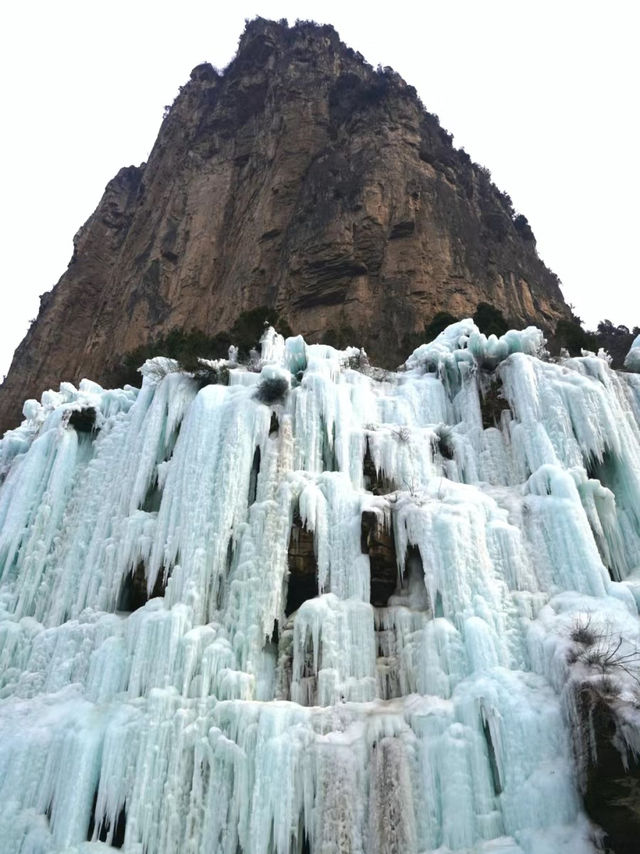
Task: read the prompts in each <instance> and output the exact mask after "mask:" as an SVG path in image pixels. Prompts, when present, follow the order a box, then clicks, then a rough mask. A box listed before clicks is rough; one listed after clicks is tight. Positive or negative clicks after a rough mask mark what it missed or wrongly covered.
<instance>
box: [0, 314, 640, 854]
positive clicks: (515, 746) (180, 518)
mask: <svg viewBox="0 0 640 854" xmlns="http://www.w3.org/2000/svg"><path fill="white" fill-rule="evenodd" d="M543 343H544V342H543V340H542V336H541V333H540V332H539V331H538V330H536V329H528V330H525V331H523V332H509V333H507V334H506V335H505V336H503V337H502V338H501V339H499V340H498V339H496V338H495V337H493V336H492V337H491V338H489V339H487V338H485V337H484V336H483V335H481V334H480V333H479V332H478V330H477V329H476V328H475V326H474V325H473V323H472V322H471V321H462V322H461V323H458V324H455V325H454V326H452V327H449V329H448V330H446V331H445V332H444V333H442V335H440V336H439V337H438V339H436V341H434V342H432V343H431V344H426V345H423V346H422V347H419V348H418V349H417V350H416V351H415V352H414V353H413V354H412V355H411V356H410V358H409V359H408V361H407V363H406V364H405V365H404V366H403V367H402V368H401V369H400V370H399V371H398V372H396V373H385V372H381V371H377V370H375V369H372V368H370V367H369V366H368V363H367V361H366V357H365V356H364V354H363V353H361V352H360V351H358V350H356V349H355V348H350V349H348V350H346V351H342V352H341V351H336V350H334V349H333V348H331V347H328V346H322V345H311V346H310V345H306V344H305V342H304V341H303V340H302V339H301V338H299V337H298V338H289V339H287V341H286V342H285V341H283V339H282V338H281V337H280V336H278V335H277V334H276V333H275V332H273V330H269V331H267V333H265V336H264V338H263V342H262V361H261V362H260V364H259V365H254V366H253V367H254V368H255V370H250V369H247V368H245V367H241V366H238V365H237V364H236V363H235V362H230V363H228V364H222V363H207V364H206V365H205V366H204V367H205V368H206V369H207V370H209V371H210V373H209V379H211V380H213V379H217V380H225V379H226V378H227V377H228V385H226V384H221V383H220V382H217V383H212V384H206V380H207V378H206V377H205V378H204V379H203V377H202V376H200V377H199V378H197V379H196V378H194V377H193V376H191V375H189V374H185V373H182V372H180V371H179V370H178V366H177V364H176V363H175V362H173V361H172V360H169V359H160V358H159V359H155V360H152V361H150V362H148V363H147V364H146V365H145V367H144V371H143V372H144V383H143V386H142V389H141V390H140V391H137V390H135V389H132V388H130V387H127V388H125V389H124V390H111V391H105V390H102V389H101V388H100V387H98V386H96V385H95V384H93V383H90V382H88V381H83V383H81V384H80V387H79V389H75V388H74V387H73V386H71V385H69V384H63V385H62V386H61V388H60V392H47V393H46V394H45V395H44V396H43V399H42V402H41V403H37V402H36V401H28V402H27V404H25V410H24V414H25V419H26V420H25V422H24V424H23V425H22V426H21V427H20V428H18V429H17V430H14V431H12V432H9V433H7V434H6V435H5V437H4V439H2V441H0V484H1V485H0V851H2V852H5V854H27V853H28V854H44V852H60V854H61V852H65V854H72V852H78V853H79V852H86V854H88V852H98V851H105V852H106V851H109V850H112V849H113V848H114V847H121V848H122V849H123V850H124V851H127V852H135V854H143V852H144V854H156V852H158V854H159V853H160V852H163V854H173V852H180V854H196V852H198V854H205V852H207V854H304V852H312V853H313V854H335V852H351V853H352V854H372V853H373V852H376V853H377V854H392V852H397V854H418V852H436V851H437V852H438V854H447V852H484V854H490V852H491V854H494V852H500V854H585V852H589V851H595V850H596V843H595V841H594V840H596V839H597V832H596V831H595V830H594V828H593V826H592V825H590V823H589V821H588V819H587V818H586V816H585V814H584V811H583V808H582V801H581V796H580V779H579V775H578V769H577V766H576V762H575V760H574V754H573V752H572V743H573V741H574V740H575V733H572V731H571V729H572V724H573V723H575V718H572V712H571V708H570V703H569V702H568V701H567V692H566V690H565V689H566V685H567V684H568V683H570V682H571V680H574V679H576V678H580V679H587V680H588V679H597V678H600V677H601V676H602V675H603V674H601V673H600V672H599V666H600V665H599V664H598V661H597V660H594V661H590V660H589V656H588V655H586V654H583V653H584V644H583V646H582V647H581V646H580V642H579V641H578V640H576V637H578V634H579V633H578V632H577V628H580V627H584V626H586V627H587V628H588V629H589V630H590V631H592V632H593V631H596V628H597V638H598V642H599V643H605V642H606V643H608V642H609V641H611V642H613V643H617V640H618V639H620V640H621V642H623V644H624V646H623V649H622V653H620V654H623V653H624V654H625V655H626V656H627V658H625V667H624V668H623V667H616V668H614V670H615V672H614V673H613V674H607V676H608V677H609V679H610V681H611V680H613V681H614V682H615V685H614V688H615V690H617V691H618V692H619V695H620V697H621V698H622V699H623V700H624V698H625V696H627V694H628V693H629V692H630V691H631V690H632V688H633V686H634V685H635V683H634V682H633V677H634V668H635V667H636V664H635V658H634V655H633V650H635V649H637V643H638V640H639V639H638V628H639V622H638V603H639V602H640V558H639V555H640V426H639V425H640V376H639V375H637V374H631V373H627V374H624V373H614V372H612V371H611V370H610V369H609V367H608V365H607V363H606V361H604V360H602V359H599V358H597V357H595V356H585V357H582V358H576V359H568V360H564V361H562V362H558V363H553V362H550V361H545V360H544V359H543V358H540V357H541V356H543ZM205 355H206V354H205ZM201 386H203V387H201ZM592 657H593V656H592ZM618 657H619V656H618ZM616 680H617V681H616ZM625 692H626V693H625ZM633 738H634V736H633V722H632V723H631V724H630V725H629V735H628V742H629V745H628V747H629V749H630V750H633V749H634V746H633ZM635 743H636V744H640V737H639V738H637V740H636V742H635Z"/></svg>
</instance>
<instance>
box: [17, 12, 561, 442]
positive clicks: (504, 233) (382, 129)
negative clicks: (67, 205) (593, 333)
mask: <svg viewBox="0 0 640 854" xmlns="http://www.w3.org/2000/svg"><path fill="white" fill-rule="evenodd" d="M74 246H75V249H74V253H73V257H72V259H71V262H70V264H69V267H68V269H67V271H66V272H65V273H64V275H63V276H62V278H61V280H60V282H59V283H58V285H57V286H56V287H55V288H54V290H53V291H51V292H48V293H46V294H44V295H43V296H42V298H41V307H40V312H39V314H38V318H37V320H36V322H35V323H34V324H33V325H32V327H31V329H30V330H29V332H28V333H27V335H26V337H25V339H24V341H23V342H22V343H21V345H20V346H19V348H18V350H17V351H16V355H15V358H14V361H13V364H12V366H11V369H10V371H9V374H8V376H7V378H6V381H5V383H4V385H3V386H2V388H0V413H1V414H0V431H3V430H5V429H6V428H8V427H10V426H15V424H17V422H18V420H19V415H20V407H21V405H22V401H23V400H24V399H25V397H30V396H35V397H39V396H40V394H41V393H42V391H43V390H44V389H45V388H48V387H49V386H51V385H55V386H56V387H57V384H58V383H59V382H60V380H61V379H66V380H69V381H73V382H77V381H78V380H79V379H81V378H82V377H83V376H90V377H92V378H93V379H95V380H97V381H99V382H101V383H103V384H110V383H115V382H116V381H117V380H118V379H119V374H118V369H119V366H120V365H121V362H122V358H123V356H124V355H125V354H127V353H130V352H132V351H134V350H135V349H136V348H138V347H140V345H143V344H145V343H147V342H149V341H151V340H155V339H157V338H159V337H161V336H162V335H165V334H167V333H168V332H169V331H171V330H174V329H182V330H191V329H198V330H201V331H203V332H206V333H207V334H210V335H213V334H215V333H219V332H221V331H224V330H229V329H230V328H231V327H232V325H233V323H234V322H235V321H236V320H237V318H238V316H239V315H240V314H241V313H242V312H246V311H249V310H251V309H254V308H256V307H259V306H260V307H261V306H266V307H268V308H269V309H272V310H273V311H274V312H277V314H278V315H279V316H280V317H281V318H282V319H283V320H286V321H287V322H288V323H289V325H290V327H291V328H292V329H293V330H294V331H295V332H300V333H302V334H304V335H305V336H306V337H307V339H308V340H309V341H319V340H322V339H323V337H324V338H326V340H327V341H329V340H331V342H332V343H339V344H341V345H344V343H352V342H357V343H358V344H360V345H364V346H365V347H366V349H367V350H368V352H369V354H370V356H371V357H372V358H373V359H374V360H375V361H376V362H377V363H378V364H384V365H386V366H394V365H395V364H397V363H398V361H400V359H401V357H403V354H404V353H405V352H406V349H407V339H408V338H409V337H410V336H412V335H413V334H414V333H420V332H421V331H422V330H423V329H424V326H425V324H426V323H427V322H429V321H430V320H431V319H432V318H433V316H434V315H435V314H436V313H437V312H438V311H442V310H446V311H449V312H451V313H452V314H454V315H455V316H457V317H463V316H469V315H471V314H473V312H474V309H475V308H476V306H477V305H478V304H479V303H480V302H488V303H490V304H492V305H494V306H495V307H496V308H497V309H499V310H500V311H502V312H503V314H504V316H505V317H506V318H507V320H508V321H509V323H510V324H511V325H512V326H522V325H526V324H527V323H536V324H537V325H538V326H540V327H542V328H543V329H545V330H550V329H552V328H553V327H554V326H555V323H556V321H557V320H558V319H559V318H561V317H564V318H568V317H569V309H568V307H567V306H566V304H565V302H564V300H563V298H562V295H561V293H560V289H559V287H558V279H557V277H556V276H555V275H554V274H553V273H551V272H550V271H549V270H548V269H547V268H546V267H545V265H544V264H543V263H542V261H541V260H540V259H539V258H538V255H537V253H536V244H535V239H534V236H533V234H532V232H531V229H530V228H529V225H528V223H527V221H526V218H525V217H523V216H516V215H515V213H514V211H513V208H512V205H511V202H510V200H509V198H508V196H506V195H504V194H503V193H501V192H499V191H498V190H497V189H496V187H495V186H494V185H493V184H492V183H491V180H490V176H489V173H488V172H487V170H485V169H483V168H482V167H479V166H477V165H476V164H474V163H472V162H471V160H470V159H469V157H468V155H467V154H466V153H465V152H463V151H458V150H456V149H455V148H454V147H453V145H452V137H451V136H450V135H449V134H448V133H447V132H446V131H445V130H444V129H443V128H441V127H440V124H439V122H438V119H437V117H436V116H435V115H432V114H430V113H428V112H426V111H425V109H424V107H423V105H422V104H421V102H420V100H419V98H418V97H417V95H416V92H415V90H414V89H413V87H411V86H408V85H407V84H406V83H405V82H404V81H403V80H402V79H401V78H400V77H399V75H397V74H396V73H395V72H393V71H392V70H391V69H379V70H378V71H376V70H374V69H373V68H371V66H369V65H368V64H367V63H366V62H365V61H364V59H363V58H362V56H361V55H360V54H358V53H355V52H354V51H353V50H351V49H350V48H348V47H346V46H345V45H344V44H343V43H342V42H341V41H340V39H339V36H338V34H337V33H336V32H335V30H334V29H333V28H332V27H330V26H317V25H315V24H311V23H301V24H297V25H296V26H294V27H291V28H289V27H288V26H287V25H286V23H284V22H280V23H276V22H273V21H265V20H262V19H257V20H255V21H252V22H251V23H249V24H248V25H247V27H246V30H245V32H244V33H243V35H242V37H241V39H240V44H239V48H238V53H237V56H236V58H235V59H234V60H233V61H232V62H231V64H230V65H229V66H228V68H227V69H225V71H224V73H220V72H218V71H217V70H216V69H214V68H213V67H212V66H211V65H209V64H206V63H205V64H203V65H199V66H198V67H197V68H195V69H194V70H193V71H192V73H191V77H190V79H189V81H188V82H187V84H186V85H185V86H184V87H182V89H181V91H180V93H179V95H178V97H177V98H176V100H175V102H174V104H173V105H172V107H171V108H170V109H169V110H168V113H167V115H166V117H165V119H164V121H163V123H162V126H161V128H160V133H159V135H158V139H157V141H156V143H155V145H154V147H153V150H152V152H151V155H150V157H149V161H148V163H146V164H142V165H141V166H140V167H134V166H130V167H127V168H124V169H121V170H120V172H119V173H118V174H117V175H116V177H115V178H113V180H112V181H110V182H109V184H108V185H107V188H106V190H105V194H104V196H103V198H102V200H101V201H100V203H99V205H98V207H97V209H96V211H95V212H94V213H93V214H92V216H91V217H90V218H89V219H88V221H87V222H86V223H85V225H84V226H83V227H82V228H81V229H80V230H79V231H78V233H77V235H76V237H75V241H74ZM345 339H351V341H346V340H345Z"/></svg>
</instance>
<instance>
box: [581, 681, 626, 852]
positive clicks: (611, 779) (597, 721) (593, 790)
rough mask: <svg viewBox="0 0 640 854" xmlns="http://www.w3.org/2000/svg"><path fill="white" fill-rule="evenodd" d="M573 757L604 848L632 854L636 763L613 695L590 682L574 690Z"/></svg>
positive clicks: (588, 811) (587, 806)
mask: <svg viewBox="0 0 640 854" xmlns="http://www.w3.org/2000/svg"><path fill="white" fill-rule="evenodd" d="M576 693H577V696H576V703H575V707H576V709H577V712H578V721H577V723H578V726H577V731H576V732H575V733H574V742H575V744H576V747H577V749H576V756H577V761H578V767H579V769H580V772H581V775H582V781H583V790H584V791H583V794H584V803H585V809H586V811H587V813H588V815H589V817H590V818H591V819H593V821H594V822H596V824H598V825H599V826H600V827H601V828H602V830H603V831H604V834H605V836H604V847H605V850H606V851H613V852H615V854H634V852H635V851H637V848H638V841H637V840H638V834H639V833H640V762H638V757H637V756H636V755H634V753H633V751H631V750H630V749H629V747H628V745H627V743H626V739H625V735H624V724H623V721H622V720H621V718H620V716H619V715H618V714H617V713H616V701H615V698H613V699H612V698H611V697H607V696H606V695H605V694H603V693H601V692H600V691H598V690H597V689H596V688H595V687H594V686H593V685H585V686H582V688H579V689H578V690H577V692H576Z"/></svg>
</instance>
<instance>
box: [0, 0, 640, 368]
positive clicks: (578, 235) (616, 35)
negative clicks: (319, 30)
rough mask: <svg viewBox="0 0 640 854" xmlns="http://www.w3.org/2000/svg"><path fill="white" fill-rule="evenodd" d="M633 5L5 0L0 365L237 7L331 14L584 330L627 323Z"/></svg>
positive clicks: (244, 11) (320, 16)
mask: <svg viewBox="0 0 640 854" xmlns="http://www.w3.org/2000/svg"><path fill="white" fill-rule="evenodd" d="M637 9H638V4H637V3H636V2H635V0H628V2H623V0H608V2H606V3H604V2H602V3H596V2H589V0H575V2H574V0H554V2H549V1H548V0H536V2H519V0H475V2H472V0H437V2H436V1H435V0H421V2H420V3H419V4H417V3H408V2H405V3H391V2H388V0H387V2H385V3H380V4H377V3H372V2H368V3H358V2H345V0H343V2H333V0H327V2H311V0H310V2H302V1H301V2H296V3H294V2H276V0H264V2H260V0H249V2H247V0H237V2H236V3H224V4H222V3H218V2H204V0H180V2H177V0H176V2H166V0H155V2H147V0H128V2H124V0H109V2H106V0H102V2H97V0H56V2H52V0H31V2H28V3H27V2H13V3H11V4H10V5H9V4H8V3H5V4H4V6H3V12H2V14H1V20H0V86H1V91H0V96H1V101H0V103H1V104H2V116H3V133H2V135H1V136H0V154H1V155H2V161H1V162H2V164H3V173H4V174H3V180H2V205H1V206H0V210H1V213H0V228H1V231H0V233H1V235H2V238H3V240H2V247H3V252H2V265H1V267H0V276H1V278H0V288H1V295H2V299H1V301H0V306H1V308H0V378H1V377H2V375H3V374H4V373H5V372H6V371H7V369H8V366H9V363H10V360H11V356H12V353H13V350H14V349H15V347H16V346H17V344H18V343H19V341H20V340H21V339H22V337H23V335H24V333H25V332H26V329H27V327H28V323H29V320H30V319H31V318H33V317H35V316H36V314H37V311H38V295H39V294H41V293H43V292H44V291H47V290H50V288H51V287H53V285H54V284H55V283H56V281H57V280H58V278H59V277H60V276H61V275H62V273H63V272H64V270H65V268H66V266H67V263H68V261H69V258H70V257H71V252H72V238H73V235H74V234H75V232H76V231H77V229H78V228H79V227H80V225H81V224H82V223H83V222H84V221H85V220H86V219H87V217H88V216H89V215H90V214H91V212H92V211H93V209H94V208H95V207H96V205H97V204H98V201H99V199H100V196H101V195H102V191H103V189H104V186H105V184H106V183H107V181H108V180H109V179H110V178H111V177H112V176H113V175H115V173H116V172H117V171H118V169H119V168H120V167H121V166H124V165H129V164H132V163H133V164H138V163H140V162H142V161H144V160H145V159H146V157H147V155H148V153H149V151H150V150H151V147H152V145H153V142H154V140H155V137H156V134H157V131H158V127H159V125H160V122H161V119H162V112H163V108H164V105H165V104H170V103H171V102H172V100H173V98H174V97H175V95H176V93H177V91H178V86H180V85H181V84H183V83H184V82H185V81H186V80H187V79H188V76H189V72H190V70H191V69H192V68H193V67H194V66H195V65H197V64H198V63H200V62H203V61H205V60H207V61H209V62H211V63H213V64H214V65H216V66H219V67H223V66H224V65H226V64H227V63H228V62H229V60H230V59H231V58H232V56H233V54H234V52H235V48H236V45H237V40H238V37H239V35H240V33H241V31H242V29H243V27H244V20H245V18H252V17H254V16H255V15H262V16H263V17H269V18H288V19H289V22H290V23H293V22H294V21H295V19H296V18H303V19H314V20H317V21H320V22H322V23H331V24H333V25H334V26H335V27H336V29H337V30H338V32H339V33H340V35H341V37H342V39H343V41H345V42H346V43H347V44H349V45H350V46H351V47H353V48H354V49H356V50H359V51H360V52H361V53H362V54H364V56H365V57H366V58H367V59H368V60H369V62H371V63H372V64H373V65H374V66H375V65H377V64H378V63H381V64H382V65H390V66H392V67H393V68H395V69H396V71H398V72H399V73H400V74H401V75H402V76H403V77H404V78H405V80H407V82H409V83H411V84H412V85H414V86H415V87H416V89H417V90H418V92H419V94H420V96H421V98H422V100H423V102H424V104H425V106H426V107H427V109H429V110H430V111H431V112H435V113H437V114H438V115H439V116H440V120H441V123H442V124H443V126H444V127H446V128H447V129H448V130H449V131H450V132H451V133H453V134H454V142H455V144H456V145H457V146H463V147H464V148H465V149H466V150H467V151H468V153H469V154H470V155H471V157H472V158H473V159H474V160H476V161H477V162H479V163H481V164H482V165H484V166H487V167H488V168H489V169H490V170H491V173H492V175H493V179H494V181H495V183H496V184H497V185H498V186H499V187H500V188H501V189H503V190H506V192H508V193H509V194H510V196H511V197H512V199H513V202H514V205H515V207H516V208H517V209H518V210H519V211H521V212H522V213H524V214H525V215H526V216H527V217H528V219H529V222H530V223H531V225H532V228H533V230H534V232H535V234H536V237H537V239H538V250H539V253H540V255H541V257H542V258H543V259H544V260H545V262H546V263H547V264H548V265H549V266H550V267H551V268H552V269H553V270H554V271H555V272H556V273H557V274H558V275H559V276H560V278H561V279H562V282H563V285H564V288H563V289H564V293H565V296H566V298H567V300H568V301H569V302H570V303H572V304H573V305H574V306H575V310H576V311H577V313H578V314H579V315H580V316H581V317H583V318H584V320H585V321H586V322H587V324H588V325H591V326H595V324H596V323H597V321H598V320H600V319H602V318H604V317H607V318H609V319H611V320H612V321H613V322H614V323H616V324H618V323H625V324H626V325H628V326H629V327H631V326H634V325H636V324H640V274H639V272H638V263H637V251H638V230H639V226H640V218H639V217H638V200H639V199H640V168H639V166H638V157H639V156H640V130H639V127H640V125H639V120H638V84H639V83H640V60H639V56H640V52H639V51H638V47H637V34H638V25H637V24H638V22H637V17H636V14H637ZM60 379H61V380H62V379H64V377H61V378H60Z"/></svg>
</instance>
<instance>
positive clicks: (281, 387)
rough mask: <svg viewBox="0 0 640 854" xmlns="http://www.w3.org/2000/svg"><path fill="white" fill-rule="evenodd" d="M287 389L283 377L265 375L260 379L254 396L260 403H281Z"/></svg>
mask: <svg viewBox="0 0 640 854" xmlns="http://www.w3.org/2000/svg"><path fill="white" fill-rule="evenodd" d="M288 391H289V383H288V382H287V381H286V380H285V378H284V377H266V378H265V379H263V380H262V382H261V383H260V385H259V386H258V388H257V389H256V393H255V395H254V397H255V398H256V400H259V401H260V403H264V404H265V405H266V406H271V405H273V404H274V403H282V401H283V400H284V399H285V397H286V396H287V392H288Z"/></svg>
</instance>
